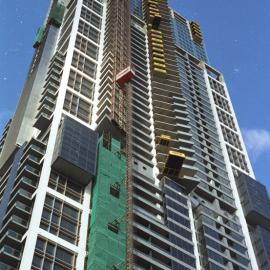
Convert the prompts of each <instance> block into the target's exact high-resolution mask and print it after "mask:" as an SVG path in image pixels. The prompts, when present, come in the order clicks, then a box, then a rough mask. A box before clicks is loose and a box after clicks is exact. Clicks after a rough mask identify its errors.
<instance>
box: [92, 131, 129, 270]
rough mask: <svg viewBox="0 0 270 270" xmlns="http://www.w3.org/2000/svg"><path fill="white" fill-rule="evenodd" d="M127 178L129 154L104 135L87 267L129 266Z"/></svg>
mask: <svg viewBox="0 0 270 270" xmlns="http://www.w3.org/2000/svg"><path fill="white" fill-rule="evenodd" d="M108 140H110V141H108ZM125 178H126V156H125V155H124V154H123V153H122V152H121V146H120V143H119V142H118V141H117V140H115V139H111V138H109V139H108V138H107V139H105V138H104V136H102V137H101V138H100V140H99V144H98V165H97V176H96V179H95V183H94V186H93V192H92V202H91V203H92V213H91V220H90V236H89V242H88V254H89V255H88V263H87V270H107V269H108V270H109V269H114V270H124V269H126V268H125V263H126V187H125Z"/></svg>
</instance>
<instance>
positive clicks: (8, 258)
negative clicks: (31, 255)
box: [0, 245, 21, 267]
mask: <svg viewBox="0 0 270 270" xmlns="http://www.w3.org/2000/svg"><path fill="white" fill-rule="evenodd" d="M20 257H21V252H20V251H19V250H17V249H14V248H12V247H10V246H8V245H5V246H3V247H2V248H1V250H0V261H2V262H5V263H6V264H8V265H11V266H12V267H17V265H18V262H19V260H20Z"/></svg>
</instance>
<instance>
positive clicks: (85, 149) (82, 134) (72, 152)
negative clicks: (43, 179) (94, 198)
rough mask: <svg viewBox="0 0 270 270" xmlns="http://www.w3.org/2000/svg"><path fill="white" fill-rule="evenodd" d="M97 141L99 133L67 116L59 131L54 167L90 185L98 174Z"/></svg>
mask: <svg viewBox="0 0 270 270" xmlns="http://www.w3.org/2000/svg"><path fill="white" fill-rule="evenodd" d="M97 141H98V133H97V132H95V131H93V130H91V129H90V128H88V127H86V126H84V125H82V124H80V123H79V122H78V121H76V120H73V119H72V118H70V117H67V116H66V117H65V118H64V119H63V122H62V125H61V126H60V128H59V131H58V136H57V142H56V145H55V150H54V158H53V160H54V161H53V167H54V168H56V169H57V170H58V171H59V172H62V173H63V174H65V175H67V176H70V177H71V178H74V179H78V181H79V182H80V183H81V184H85V185H86V184H88V183H89V181H90V180H91V178H92V177H93V176H95V174H96V156H97ZM78 176H79V177H78Z"/></svg>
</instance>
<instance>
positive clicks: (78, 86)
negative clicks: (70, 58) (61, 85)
mask: <svg viewBox="0 0 270 270" xmlns="http://www.w3.org/2000/svg"><path fill="white" fill-rule="evenodd" d="M68 86H69V87H71V88H72V89H74V90H75V91H77V92H79V93H81V94H82V95H84V96H86V97H88V98H90V99H91V98H92V96H93V90H94V87H95V84H94V83H93V82H91V81H90V80H88V79H86V78H85V77H84V76H82V75H80V74H79V73H77V72H76V71H74V70H72V69H71V71H70V74H69V80H68Z"/></svg>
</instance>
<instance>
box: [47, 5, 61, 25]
mask: <svg viewBox="0 0 270 270" xmlns="http://www.w3.org/2000/svg"><path fill="white" fill-rule="evenodd" d="M64 14H65V6H64V5H62V4H59V3H56V4H55V5H54V6H53V7H52V10H51V13H50V16H49V23H51V24H53V25H55V26H57V27H60V25H61V24H62V22H63V18H64Z"/></svg>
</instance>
